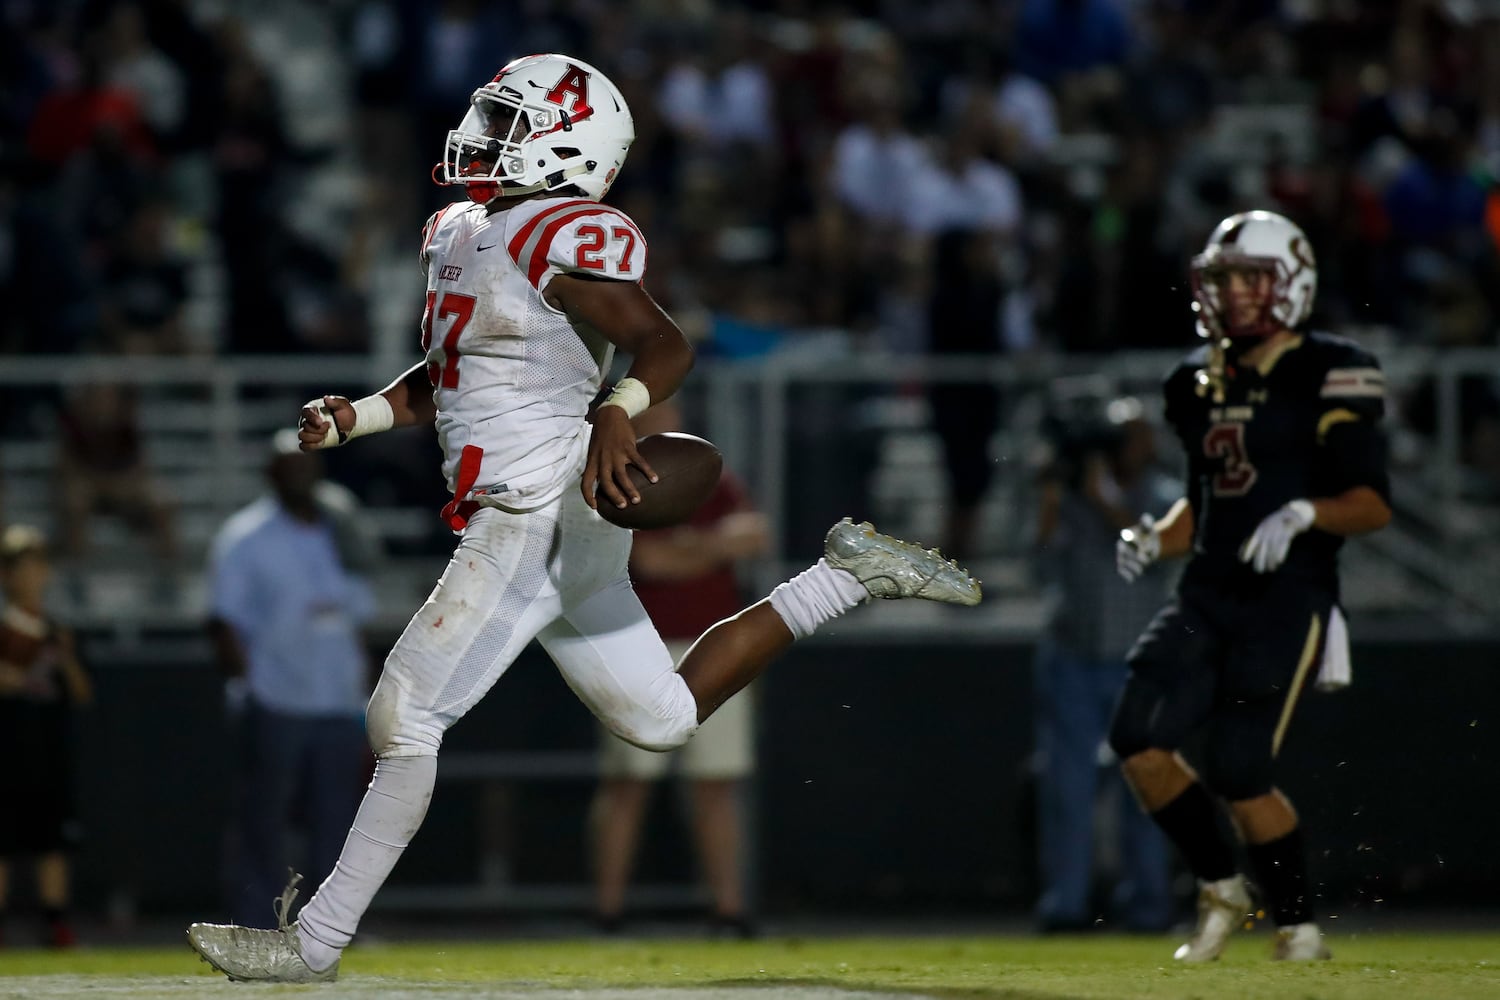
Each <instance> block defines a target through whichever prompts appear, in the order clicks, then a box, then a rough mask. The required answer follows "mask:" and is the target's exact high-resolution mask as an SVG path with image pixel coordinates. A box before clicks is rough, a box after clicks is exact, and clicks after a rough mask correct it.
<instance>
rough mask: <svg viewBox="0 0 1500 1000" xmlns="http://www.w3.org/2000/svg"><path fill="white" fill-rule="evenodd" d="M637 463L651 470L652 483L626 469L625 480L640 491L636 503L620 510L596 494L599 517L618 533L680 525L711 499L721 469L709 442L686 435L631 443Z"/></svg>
mask: <svg viewBox="0 0 1500 1000" xmlns="http://www.w3.org/2000/svg"><path fill="white" fill-rule="evenodd" d="M636 447H637V448H638V449H639V450H640V453H641V457H642V458H644V459H645V460H646V461H647V463H649V464H650V466H651V468H652V469H653V470H655V472H656V477H657V481H656V482H654V483H653V482H650V481H648V480H647V479H646V476H645V473H643V472H641V470H640V469H637V468H636V467H635V466H633V465H632V466H630V479H631V481H632V482H634V483H635V487H636V489H637V490H639V491H640V494H641V502H640V503H633V504H630V505H628V506H627V507H625V508H624V509H621V508H619V507H616V506H615V505H614V504H612V503H610V502H609V500H608V499H607V498H606V497H605V495H604V494H603V493H602V492H598V491H597V490H596V492H595V494H594V496H595V498H596V499H597V500H598V501H599V516H600V517H602V518H604V519H605V520H606V521H608V522H609V523H610V524H614V525H618V526H619V527H621V528H633V529H641V528H670V527H671V526H672V525H674V524H682V523H683V522H684V521H686V520H688V519H689V518H691V517H692V516H693V513H694V512H695V511H697V509H698V508H699V507H701V506H703V501H705V500H707V499H708V498H709V495H710V494H712V493H713V491H714V487H715V486H717V485H718V483H719V474H720V473H721V472H722V471H723V469H724V456H723V455H721V454H720V453H719V449H717V448H715V447H714V446H713V445H712V444H710V443H709V442H707V441H705V440H703V439H702V438H701V437H694V436H693V435H691V434H678V433H670V434H651V435H648V436H646V437H643V438H641V439H640V440H639V441H637V442H636Z"/></svg>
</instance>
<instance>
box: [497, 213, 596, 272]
mask: <svg viewBox="0 0 1500 1000" xmlns="http://www.w3.org/2000/svg"><path fill="white" fill-rule="evenodd" d="M598 204H599V203H598V202H595V201H589V200H588V199H587V198H574V199H573V200H571V201H565V202H563V203H562V204H560V205H553V206H552V207H551V208H546V209H543V210H542V211H540V212H538V213H536V215H533V216H532V217H531V218H530V219H528V220H526V224H525V225H524V226H522V227H521V229H520V231H519V232H517V233H516V235H515V236H514V237H512V238H511V241H510V243H509V244H508V245H507V246H506V248H505V251H506V253H508V254H510V259H511V260H513V261H515V262H516V264H517V266H519V265H520V263H521V250H522V249H523V248H525V246H526V241H527V240H529V239H531V234H532V233H534V232H536V227H537V226H540V225H541V224H542V220H544V219H546V218H549V217H550V216H552V215H554V214H555V213H557V212H560V211H563V210H564V209H569V208H577V207H578V206H580V205H598Z"/></svg>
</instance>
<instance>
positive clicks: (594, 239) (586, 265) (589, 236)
mask: <svg viewBox="0 0 1500 1000" xmlns="http://www.w3.org/2000/svg"><path fill="white" fill-rule="evenodd" d="M578 235H579V236H581V237H583V238H582V240H580V241H579V243H578V256H577V258H576V259H575V260H574V261H573V266H575V267H577V268H578V269H579V270H580V271H603V270H604V244H605V236H604V227H603V226H596V225H594V224H593V223H589V224H588V225H583V226H579V227H578ZM622 242H623V243H624V244H625V249H624V250H622V251H620V266H619V272H620V273H621V274H629V273H630V268H631V264H630V256H631V254H633V253H635V233H633V232H631V231H630V227H629V226H615V227H614V228H613V229H611V230H610V233H609V243H610V245H611V246H614V245H616V244H619V243H622Z"/></svg>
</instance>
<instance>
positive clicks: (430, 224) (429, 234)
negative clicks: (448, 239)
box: [422, 201, 458, 253]
mask: <svg viewBox="0 0 1500 1000" xmlns="http://www.w3.org/2000/svg"><path fill="white" fill-rule="evenodd" d="M457 204H458V202H456V201H454V202H449V203H448V204H446V205H444V206H443V207H442V208H440V209H438V210H437V211H436V212H434V213H433V215H432V218H431V219H429V220H427V225H426V227H425V228H423V230H422V253H426V252H427V248H428V247H429V246H431V245H432V238H433V237H434V236H436V235H437V231H438V226H440V225H442V222H443V216H445V215H447V214H448V210H449V209H450V208H452V207H453V206H454V205H457Z"/></svg>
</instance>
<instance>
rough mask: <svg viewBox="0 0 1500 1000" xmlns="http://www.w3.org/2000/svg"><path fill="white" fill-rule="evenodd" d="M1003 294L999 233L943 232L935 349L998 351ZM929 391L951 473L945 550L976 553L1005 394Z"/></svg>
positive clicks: (936, 260)
mask: <svg viewBox="0 0 1500 1000" xmlns="http://www.w3.org/2000/svg"><path fill="white" fill-rule="evenodd" d="M1004 296H1005V290H1004V288H1003V286H1002V284H1001V280H1000V259H999V246H998V242H997V240H996V238H995V235H994V234H993V233H989V232H986V231H984V230H977V229H948V230H946V231H944V232H943V233H942V235H940V236H939V237H938V238H937V241H936V243H935V244H934V250H933V255H932V294H931V299H930V301H929V303H928V310H927V317H928V346H929V349H930V351H931V353H932V354H933V355H934V356H936V357H942V356H944V355H953V354H960V355H966V356H968V355H981V354H987V355H993V354H998V353H999V351H1000V308H1001V303H1002V302H1003V301H1004ZM927 398H928V402H929V404H930V405H931V407H932V423H933V429H934V430H936V431H937V434H938V437H939V438H940V439H941V440H942V443H943V464H944V467H945V469H946V471H947V474H948V504H947V507H946V508H945V510H944V515H945V517H944V527H943V551H945V552H947V553H948V554H949V555H951V556H953V557H954V558H960V559H961V558H966V557H968V556H970V555H971V554H972V553H973V547H974V535H975V530H976V528H977V526H978V518H979V505H980V503H981V501H983V499H984V495H985V492H986V491H987V490H988V489H989V485H990V479H991V476H992V474H993V472H994V463H993V462H992V461H991V459H990V438H991V437H992V436H994V433H995V427H996V424H997V423H998V422H999V419H1000V393H999V390H998V389H997V388H996V387H995V386H994V385H993V384H992V383H989V382H938V383H935V384H934V385H933V386H932V388H931V389H930V390H928V396H927Z"/></svg>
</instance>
